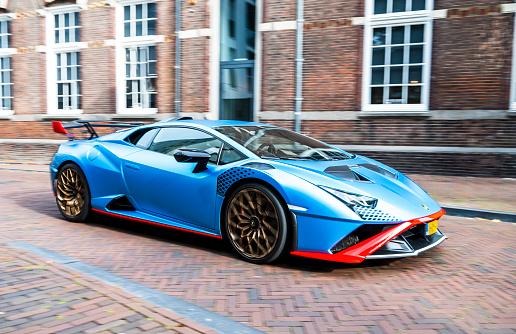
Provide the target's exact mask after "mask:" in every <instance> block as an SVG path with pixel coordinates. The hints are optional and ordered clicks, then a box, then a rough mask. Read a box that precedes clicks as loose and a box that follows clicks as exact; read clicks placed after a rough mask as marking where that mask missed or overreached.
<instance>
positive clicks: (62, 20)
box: [54, 12, 80, 44]
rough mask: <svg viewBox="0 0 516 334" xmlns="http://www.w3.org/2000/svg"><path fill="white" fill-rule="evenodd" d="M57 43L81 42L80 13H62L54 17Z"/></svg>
mask: <svg viewBox="0 0 516 334" xmlns="http://www.w3.org/2000/svg"><path fill="white" fill-rule="evenodd" d="M54 20H55V42H56V44H57V43H73V42H78V41H79V28H80V24H79V13H78V12H73V13H62V14H56V15H54Z"/></svg>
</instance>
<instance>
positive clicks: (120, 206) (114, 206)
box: [106, 195, 136, 211]
mask: <svg viewBox="0 0 516 334" xmlns="http://www.w3.org/2000/svg"><path fill="white" fill-rule="evenodd" d="M106 208H107V209H108V210H111V211H136V209H135V208H134V206H133V205H132V204H131V202H129V200H128V199H127V197H126V196H125V195H123V196H120V197H117V198H115V199H113V200H112V201H111V202H109V203H108V205H106Z"/></svg>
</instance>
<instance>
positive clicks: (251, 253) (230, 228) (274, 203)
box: [225, 184, 287, 263]
mask: <svg viewBox="0 0 516 334" xmlns="http://www.w3.org/2000/svg"><path fill="white" fill-rule="evenodd" d="M225 220H226V226H225V227H226V234H227V237H228V239H229V241H230V243H231V245H232V246H233V248H234V249H235V250H236V251H237V252H238V253H239V254H240V255H241V256H242V257H243V258H245V259H246V260H248V261H250V262H254V263H268V262H271V261H273V260H275V259H276V258H277V257H279V256H280V255H281V253H282V252H283V249H284V247H285V241H286V229H287V225H286V219H285V214H284V210H283V207H282V205H281V203H280V202H279V201H278V199H277V198H276V196H275V195H274V194H273V193H272V192H271V191H270V190H269V189H267V188H265V187H264V186H262V185H259V184H250V185H246V186H243V187H240V188H238V189H236V190H235V191H234V192H233V195H232V196H231V197H230V200H229V201H228V205H227V211H226V219H225Z"/></svg>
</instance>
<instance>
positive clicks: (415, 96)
mask: <svg viewBox="0 0 516 334" xmlns="http://www.w3.org/2000/svg"><path fill="white" fill-rule="evenodd" d="M407 103H408V104H420V103H421V86H409V87H408V99H407Z"/></svg>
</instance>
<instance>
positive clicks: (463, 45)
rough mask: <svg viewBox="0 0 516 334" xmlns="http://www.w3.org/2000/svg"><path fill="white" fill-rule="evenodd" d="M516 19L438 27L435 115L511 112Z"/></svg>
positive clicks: (502, 17)
mask: <svg viewBox="0 0 516 334" xmlns="http://www.w3.org/2000/svg"><path fill="white" fill-rule="evenodd" d="M513 23H514V14H504V15H492V16H491V15H485V16H477V17H464V18H451V19H443V20H435V21H434V30H433V31H434V36H433V50H432V69H431V71H432V77H431V86H430V87H431V89H430V109H431V110H453V109H455V110H468V109H486V110H503V109H508V107H509V92H510V75H511V55H512V36H513Z"/></svg>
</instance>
